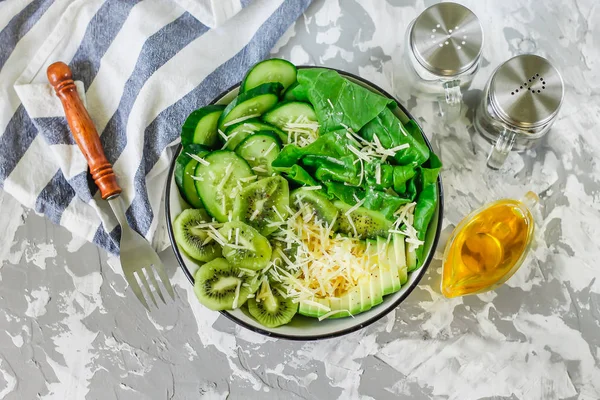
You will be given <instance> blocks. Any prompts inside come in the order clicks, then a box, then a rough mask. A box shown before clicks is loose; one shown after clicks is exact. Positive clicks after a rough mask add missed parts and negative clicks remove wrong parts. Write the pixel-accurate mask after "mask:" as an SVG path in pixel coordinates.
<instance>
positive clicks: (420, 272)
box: [165, 66, 444, 341]
mask: <svg viewBox="0 0 600 400" xmlns="http://www.w3.org/2000/svg"><path fill="white" fill-rule="evenodd" d="M298 68H299V69H303V68H315V67H314V66H299V67H298ZM318 68H327V67H318ZM327 69H332V70H334V71H336V72H337V73H339V74H341V75H345V76H348V77H350V78H353V79H356V80H357V81H360V82H362V83H364V84H365V85H368V86H370V87H371V88H373V89H375V90H377V91H378V92H380V93H381V94H383V95H384V96H386V97H388V98H390V99H392V100H394V101H395V102H396V104H397V105H398V107H399V108H400V109H401V110H402V112H403V113H404V114H405V115H406V116H407V117H408V118H409V119H412V120H413V121H415V123H416V124H417V125H418V126H419V129H420V130H421V133H422V134H423V129H422V128H421V125H420V124H419V123H418V122H417V121H416V120H415V119H414V118H413V116H412V115H411V113H409V112H408V110H407V109H406V108H405V107H404V106H403V105H402V104H400V102H399V101H398V100H396V98H394V97H393V96H392V95H390V94H389V93H388V92H386V91H385V90H383V89H382V88H380V87H379V86H377V85H375V84H374V83H371V82H369V81H367V80H366V79H364V78H361V77H360V76H357V75H354V74H352V73H349V72H346V71H341V70H338V69H335V68H327ZM240 83H241V82H240ZM240 83H237V84H235V85H233V86H231V87H230V88H228V89H227V90H225V91H224V92H223V93H221V94H220V95H218V96H217V97H216V98H215V99H214V100H213V101H212V102H211V103H210V104H215V103H216V102H217V101H218V100H220V99H222V98H223V97H225V96H226V95H227V94H228V93H230V92H231V91H232V90H234V89H235V88H237V87H238V86H240ZM423 139H424V140H425V143H426V144H427V147H428V148H429V150H430V151H431V152H433V147H431V143H430V142H429V139H428V138H427V136H425V134H423ZM181 147H182V146H181V144H179V145H178V146H177V150H176V151H175V156H174V157H173V160H171V166H170V167H169V174H168V175H167V185H166V189H165V217H166V219H167V230H168V232H169V240H170V241H171V247H172V248H173V252H174V253H175V258H177V262H178V263H179V266H180V267H181V269H182V270H183V273H184V274H185V276H187V278H188V280H189V281H190V283H191V284H192V286H193V285H194V277H193V275H192V274H191V273H190V271H189V270H188V269H187V268H186V266H185V261H184V260H183V257H182V256H181V252H180V251H179V248H178V247H177V244H176V242H175V237H174V234H173V224H172V222H171V218H170V215H171V199H170V196H169V193H170V192H171V181H172V176H173V172H174V169H175V160H176V159H177V155H179V153H180V152H181ZM437 184H438V191H439V205H438V207H439V214H438V226H437V229H436V232H435V237H434V238H433V244H432V246H431V251H430V252H429V254H428V255H427V259H426V260H425V263H423V266H422V267H421V268H419V269H418V270H416V271H413V272H412V273H411V274H414V273H417V274H418V275H417V277H416V278H415V280H414V282H413V283H412V285H411V286H409V287H408V288H407V289H406V292H404V293H403V294H402V295H401V296H400V297H399V298H398V299H397V300H396V301H394V302H393V303H391V304H390V305H388V306H387V307H385V308H382V310H381V311H380V312H379V313H377V314H376V315H375V316H373V317H371V318H369V319H368V320H367V321H365V322H363V323H362V324H357V325H354V326H351V327H349V328H345V329H340V330H338V331H334V332H330V333H324V334H319V335H306V336H304V335H303V336H297V335H287V334H284V333H278V332H272V331H268V330H266V329H262V328H259V327H257V326H254V325H250V324H248V323H246V322H244V321H242V320H241V319H239V318H237V317H236V316H234V315H233V314H230V313H229V312H227V311H220V313H221V314H222V315H224V316H225V317H227V318H229V319H230V320H231V321H233V322H235V323H236V324H238V325H241V326H243V327H244V328H247V329H250V330H251V331H254V332H257V333H260V334H262V335H265V336H270V337H275V338H279V339H288V340H297V341H309V340H320V339H331V338H334V337H338V336H343V335H347V334H349V333H352V332H356V331H358V330H359V329H362V328H365V327H367V326H369V325H371V324H372V323H374V322H375V321H378V320H380V319H381V318H383V317H384V316H385V315H387V314H388V313H389V312H390V311H392V310H394V309H395V308H396V307H398V306H399V305H400V303H402V302H403V301H404V299H406V298H407V297H408V295H410V294H411V293H412V291H413V290H414V289H415V287H417V285H418V284H419V282H420V281H421V279H422V278H423V275H425V272H427V269H428V268H429V264H430V263H431V260H432V259H433V255H434V253H435V249H436V248H437V244H438V241H439V239H440V233H441V231H442V221H443V216H444V189H443V187H442V178H441V176H438V181H437Z"/></svg>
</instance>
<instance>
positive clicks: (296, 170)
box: [277, 164, 318, 186]
mask: <svg viewBox="0 0 600 400" xmlns="http://www.w3.org/2000/svg"><path fill="white" fill-rule="evenodd" d="M277 171H279V172H282V173H284V174H285V177H286V178H288V179H289V180H292V181H293V182H295V183H297V184H298V185H300V186H317V185H318V183H317V181H315V180H314V179H313V177H312V176H310V174H309V173H308V172H306V170H305V169H304V168H302V167H301V166H299V165H298V164H294V165H292V166H291V167H281V168H278V169H277Z"/></svg>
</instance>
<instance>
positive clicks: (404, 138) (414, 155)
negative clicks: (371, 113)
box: [359, 108, 429, 165]
mask: <svg viewBox="0 0 600 400" xmlns="http://www.w3.org/2000/svg"><path fill="white" fill-rule="evenodd" d="M409 124H411V125H410V126H411V130H412V131H408V130H407V129H406V128H405V127H404V125H402V122H400V120H399V119H398V118H397V117H396V116H395V115H394V113H393V112H392V111H391V110H390V109H389V108H385V109H384V110H383V111H382V112H381V113H380V114H379V115H377V117H376V118H374V119H373V120H372V121H371V122H369V123H368V124H366V125H365V126H364V127H363V128H362V129H361V130H360V132H359V134H360V135H361V136H362V137H363V138H365V139H366V140H368V141H374V137H375V136H377V138H378V139H379V141H380V142H381V145H382V146H383V147H385V148H387V149H391V148H394V147H397V146H400V145H404V144H407V145H408V147H407V148H405V149H402V150H399V151H398V152H396V155H395V156H394V160H395V161H396V162H397V163H398V164H399V165H411V164H412V165H421V164H423V163H424V162H425V161H427V159H428V158H429V148H428V147H427V145H426V144H425V142H424V141H423V138H422V136H421V133H420V131H417V132H416V134H413V132H414V128H415V127H416V129H417V130H418V126H417V125H416V123H414V122H413V121H410V122H409Z"/></svg>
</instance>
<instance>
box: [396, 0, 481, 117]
mask: <svg viewBox="0 0 600 400" xmlns="http://www.w3.org/2000/svg"><path fill="white" fill-rule="evenodd" d="M482 48H483V29H482V28H481V24H480V23H479V19H478V18H477V16H476V15H475V14H473V12H472V11H471V10H469V9H468V8H466V7H464V6H462V5H460V4H456V3H439V4H435V5H433V6H431V7H429V8H427V9H426V10H425V11H423V12H422V13H421V14H420V15H419V16H418V17H417V18H416V19H415V20H414V21H413V22H411V24H410V25H409V27H408V29H407V32H406V55H405V60H406V63H407V64H408V72H409V73H410V74H411V75H412V76H411V77H410V78H412V79H411V83H412V84H413V86H414V88H415V89H416V91H417V92H419V93H420V94H421V95H433V96H435V97H438V98H439V100H440V108H441V111H442V113H443V114H444V116H445V117H446V118H447V119H449V120H452V119H455V118H456V117H458V116H459V115H460V109H461V106H462V90H465V89H467V88H468V87H469V86H470V84H471V82H472V80H473V78H474V76H475V73H476V72H477V70H478V69H479V64H480V58H481V50H482Z"/></svg>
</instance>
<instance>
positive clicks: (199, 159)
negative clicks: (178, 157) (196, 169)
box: [185, 153, 210, 166]
mask: <svg viewBox="0 0 600 400" xmlns="http://www.w3.org/2000/svg"><path fill="white" fill-rule="evenodd" d="M185 154H187V155H188V156H190V158H191V159H192V160H196V161H198V162H199V163H200V164H202V165H205V166H209V165H210V163H209V162H208V161H206V160H205V159H204V158H202V157H198V156H197V155H195V154H192V153H185Z"/></svg>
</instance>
